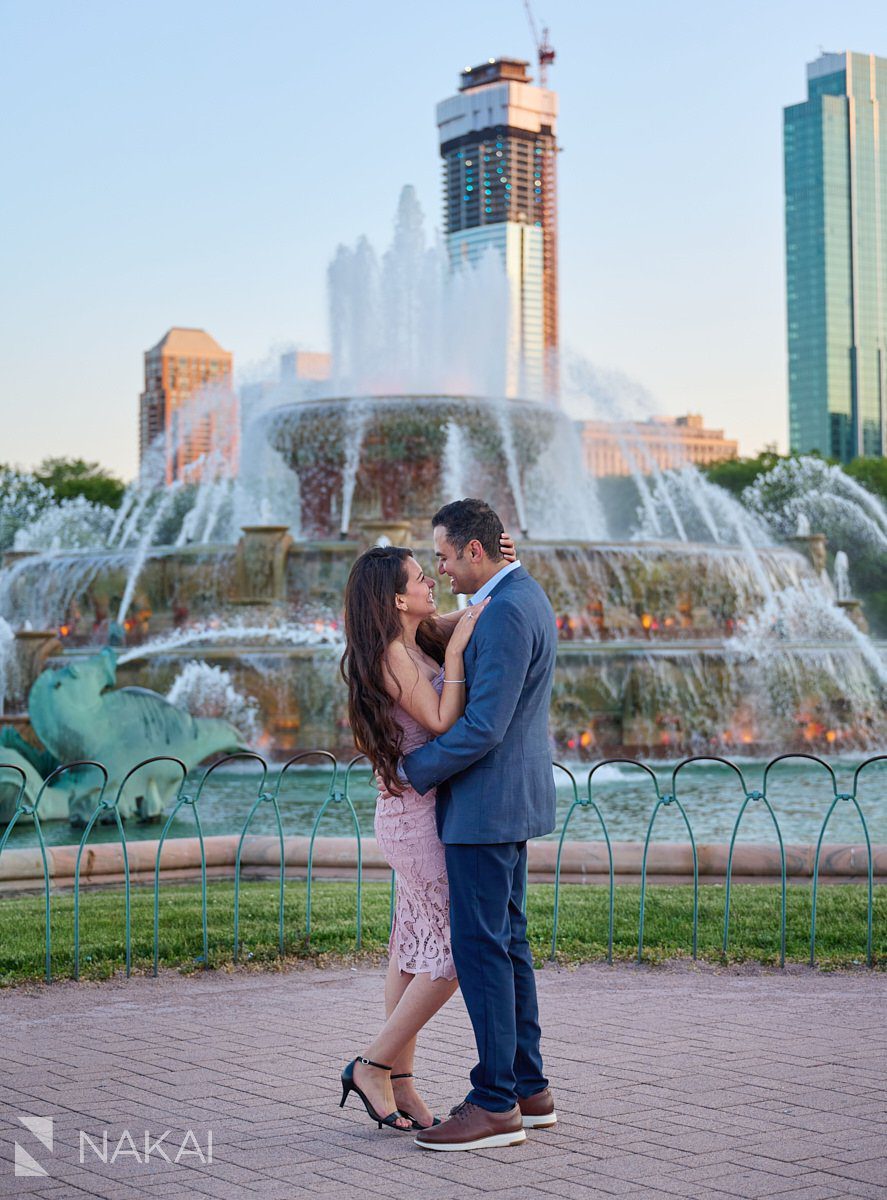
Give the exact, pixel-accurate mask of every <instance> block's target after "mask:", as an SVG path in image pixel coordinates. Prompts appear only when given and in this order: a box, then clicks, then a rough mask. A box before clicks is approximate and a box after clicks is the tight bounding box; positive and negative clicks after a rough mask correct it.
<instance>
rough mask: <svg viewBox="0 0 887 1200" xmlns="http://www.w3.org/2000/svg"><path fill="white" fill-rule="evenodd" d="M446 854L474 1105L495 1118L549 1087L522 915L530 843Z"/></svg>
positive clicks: (449, 849)
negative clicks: (473, 1059) (472, 1052)
mask: <svg viewBox="0 0 887 1200" xmlns="http://www.w3.org/2000/svg"><path fill="white" fill-rule="evenodd" d="M444 849H445V851H446V860H447V874H448V876H449V881H450V926H451V936H452V946H453V961H454V962H455V965H456V971H457V972H458V975H459V986H460V988H461V989H462V996H463V999H464V1000H465V1007H466V1008H467V1009H468V1015H469V1017H470V1018H471V1024H472V1026H473V1028H474V1037H475V1041H476V1042H477V1053H478V1063H477V1066H476V1067H475V1068H474V1069H473V1071H472V1072H471V1085H472V1090H471V1091H470V1092H469V1093H468V1097H467V1098H468V1100H470V1101H471V1103H472V1104H477V1105H478V1106H479V1107H480V1108H486V1109H488V1110H490V1111H491V1112H507V1111H508V1110H509V1109H511V1108H514V1106H515V1104H516V1103H517V1098H518V1097H519V1096H521V1097H523V1096H533V1095H535V1094H536V1092H541V1091H542V1090H543V1089H544V1088H546V1087H548V1080H547V1079H546V1078H545V1075H544V1074H543V1071H542V1055H541V1053H540V1049H539V1041H540V1029H539V1008H538V1003H537V1000H536V977H535V973H534V971H533V959H532V955H531V954H530V947H529V944H528V942H527V919H526V917H525V916H524V913H523V911H522V909H523V901H524V889H525V887H526V867H527V843H526V842H504V843H494V844H489V843H486V844H482V845H466V844H464V843H450V844H447V845H446V846H445V847H444Z"/></svg>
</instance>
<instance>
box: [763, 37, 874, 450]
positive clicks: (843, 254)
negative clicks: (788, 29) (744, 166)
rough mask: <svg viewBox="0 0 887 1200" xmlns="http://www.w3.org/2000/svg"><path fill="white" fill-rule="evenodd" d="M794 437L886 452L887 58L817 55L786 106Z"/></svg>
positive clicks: (803, 442) (820, 445)
mask: <svg viewBox="0 0 887 1200" xmlns="http://www.w3.org/2000/svg"><path fill="white" fill-rule="evenodd" d="M784 148H785V240H786V276H787V278H786V283H787V300H788V305H787V307H788V363H789V426H790V429H789V440H790V445H791V448H792V450H795V451H800V452H807V451H811V450H818V451H820V452H821V453H822V454H825V455H827V456H828V457H831V458H838V459H841V460H843V461H845V462H846V461H848V460H849V459H851V458H855V457H856V456H858V455H884V454H885V453H887V59H885V58H876V57H875V55H873V54H851V53H849V52H847V53H842V54H822V55H821V56H820V57H819V58H818V59H817V60H816V61H815V62H813V63H809V64H808V66H807V99H806V100H805V101H804V102H803V103H801V104H793V105H791V106H790V107H788V108H786V109H785V121H784Z"/></svg>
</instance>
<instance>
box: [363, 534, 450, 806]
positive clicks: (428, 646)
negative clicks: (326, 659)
mask: <svg viewBox="0 0 887 1200" xmlns="http://www.w3.org/2000/svg"><path fill="white" fill-rule="evenodd" d="M412 554H413V552H412V550H408V549H407V548H406V547H405V546H374V547H373V548H372V549H371V550H367V551H365V553H363V554H361V556H360V558H358V559H357V561H356V562H355V564H354V566H353V567H352V568H351V574H350V575H349V576H348V583H347V585H346V587H345V653H344V654H343V655H342V661H341V663H340V666H339V669H340V671H341V672H342V678H343V679H344V680H345V682H346V683H347V684H348V720H349V722H350V724H351V732H352V734H353V736H354V743H355V745H356V746H357V748H358V749H359V750H361V751H362V752H363V753H364V754H365V755H366V756H367V758H368V759H369V760H370V762H371V763H372V764H373V768H374V770H376V771H378V772H379V774H380V775H381V777H382V779H383V780H384V781H385V786H386V787H387V788H388V790H389V791H390V792H392V793H393V794H394V795H398V796H399V795H400V794H401V787H402V785H401V783H400V782H399V780H398V778H397V763H398V759H399V758H400V755H401V748H402V745H403V731H402V729H401V728H400V726H399V725H398V723H397V722H396V721H395V719H394V706H395V701H394V700H393V699H392V697H391V695H390V694H389V692H388V689H387V687H386V686H385V674H384V665H383V664H384V659H385V654H386V652H387V650H388V647H389V646H390V645H391V643H392V642H393V641H394V640H395V639H396V638H398V637H400V635H401V632H402V629H401V624H400V618H399V617H398V615H397V608H396V607H395V604H394V597H395V596H396V595H397V594H398V593H401V592H404V591H406V587H407V583H408V579H409V577H408V575H407V569H406V562H407V559H408V558H411V557H412ZM416 644H417V645H418V646H419V647H420V649H422V650H424V651H425V653H426V654H428V655H430V656H431V657H432V658H433V659H434V660H435V661H436V662H438V663H442V662H443V660H444V650H445V640H444V637H443V635H442V634H441V633H440V631H439V630H438V629H437V627H436V626H435V624H434V622H433V621H432V620H431V619H430V618H428V619H427V620H425V621H423V622H422V623H421V624H420V625H419V628H418V629H417V630H416Z"/></svg>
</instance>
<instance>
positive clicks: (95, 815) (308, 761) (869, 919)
mask: <svg viewBox="0 0 887 1200" xmlns="http://www.w3.org/2000/svg"><path fill="white" fill-rule="evenodd" d="M794 760H803V761H805V762H808V763H812V764H815V765H816V767H817V769H820V768H821V771H822V772H824V773H825V778H826V780H827V781H828V784H829V786H830V789H831V796H830V800H829V806H828V810H827V811H826V813H825V816H824V818H823V820H822V823H821V825H820V828H819V836H818V839H817V843H816V852H815V859H814V864H813V872H812V897H811V920H810V963H811V965H813V964H815V962H816V925H817V896H818V887H819V879H820V873H821V854H822V848H823V844H824V839H825V834H826V831H827V829H828V826H829V823H830V821H831V819H832V816H833V814H834V813H835V810H836V809H837V808H838V806H839V805H843V804H846V805H848V806H849V807H850V808H851V809H852V810H853V811H854V813H855V815H856V816H857V817H858V819H859V824H860V826H861V828H862V834H863V838H864V841H865V847H866V882H867V906H866V964H867V965H868V966H869V967H871V966H872V964H873V955H872V945H873V912H874V894H873V888H874V867H873V851H872V843H871V837H870V835H869V827H868V823H867V821H866V818H865V814H864V812H863V808H862V805H861V803H860V799H859V788H860V781H861V779H862V777H863V775H864V774H865V772H866V771H869V770H870V768H872V767H873V766H874V765H875V764H876V763H887V754H877V755H873V756H872V757H870V758H868V759H866V760H865V761H864V762H862V763H860V764H859V766H857V767H856V769H855V770H854V773H853V780H852V787H851V790H850V791H849V792H839V791H838V781H837V777H836V774H835V771H834V769H833V768H832V766H831V765H830V764H829V763H827V762H826V761H825V760H824V759H822V758H819V757H817V756H816V755H812V754H782V755H779V756H777V757H776V758H774V759H771V760H770V762H768V763H767V764H766V765H765V766H764V769H763V775H762V782H761V787H760V789H756V788H750V787H749V785H748V783H747V780H746V775H745V773H744V772H743V769H742V768H741V767H740V766H739V765H738V764H736V763H734V762H731V761H730V760H729V759H726V758H721V757H718V756H715V755H696V756H693V757H691V758H685V759H683V760H681V761H680V762H679V763H677V764H676V765H675V766H673V767H672V768H671V777H670V781H669V783H668V785H667V788H666V789H665V790H663V787H662V786H661V785H660V780H659V777H658V776H657V774H656V770H655V769H654V767H652V766H650V765H648V764H646V763H643V762H638V761H637V760H635V759H628V758H610V759H605V760H603V761H601V762H598V763H595V764H594V766H592V767H591V768H590V769H589V771H588V775H587V777H586V780H585V782H584V784H583V785H580V783H579V780H578V779H577V778H576V775H575V774H574V772H573V771H571V770H570V769H569V768H568V767H566V766H564V765H563V764H561V763H555V764H554V772H555V776H556V779H558V780H559V782H561V783H565V784H566V786H567V790H568V791H567V794H568V801H569V803H568V809H567V812H566V815H565V816H564V819H563V822H562V824H561V827H560V831H559V836H558V839H557V858H556V865H555V871H554V893H553V911H552V937H551V958H552V959H554V958H555V957H556V954H557V941H558V924H559V916H560V906H561V899H562V866H563V863H562V860H563V852H564V846H565V844H566V842H567V834H568V832H569V830H570V828H571V827H574V822H575V820H577V819H580V818H582V817H584V814H586V813H588V814H591V815H592V817H593V820H594V827H595V828H597V827H599V828H600V831H601V833H602V835H603V841H604V845H605V847H606V851H607V862H608V884H607V886H608V901H609V902H608V909H607V961H608V962H612V961H613V939H614V921H615V893H616V875H615V869H614V853H613V841H612V839H611V836H610V832H609V830H608V827H607V821H606V818H605V815H604V811H603V809H602V806H601V803H600V802H599V801H600V786H601V776H600V773H601V772H602V771H603V769H604V768H606V767H622V768H626V767H628V768H631V769H633V770H636V771H638V772H639V773H640V774H641V776H643V777H645V778H646V781H647V783H648V785H649V789H650V799H651V802H652V808H651V811H650V817H649V821H648V823H647V828H646V836H645V838H644V841H643V856H642V860H641V871H640V911H639V917H638V940H637V958H638V961H639V962H640V961H642V960H643V954H644V922H645V917H646V913H647V907H648V904H649V901H650V897H649V892H648V881H647V874H648V858H649V853H650V847H651V844H652V839H653V831H654V828H656V827H657V821H658V822H659V826H658V827H660V828H661V827H662V825H663V823H664V822H665V820H667V819H668V818H669V814H670V812H671V811H674V812H675V813H676V814H677V827H678V828H679V829H680V830H681V832H682V833H684V834H686V836H687V837H688V839H689V844H690V849H691V855H692V869H693V886H692V921H693V924H692V928H693V932H692V941H691V946H690V950H691V953H692V955H693V957H694V958H695V957H696V955H697V951H698V928H699V859H698V854H697V843H696V838H695V837H694V834H693V827H692V822H691V820H690V816H689V815H688V813H687V810H686V808H685V806H684V804H683V803H682V802H681V787H680V784H681V781H682V779H684V778H686V774H685V773H686V771H687V770H688V768H690V767H691V766H692V765H693V764H694V763H702V764H720V765H721V766H722V767H724V768H725V769H726V771H727V772H728V776H729V777H732V778H733V780H734V782H735V785H736V789H737V792H738V795H739V796H740V802H739V807H738V810H737V812H736V817H735V820H734V822H733V826H732V835H731V837H730V842H729V849H728V854H727V864H726V872H725V879H724V923H723V937H722V943H721V950H722V954H723V955H724V956H726V955H727V953H728V949H729V937H730V898H731V882H732V873H733V863H734V851H735V848H736V841H737V837H738V834H739V830H740V826H741V824H742V821H743V818H744V817H745V815H746V813H747V811H748V810H749V808H750V807H755V806H760V808H761V809H763V810H765V811H766V813H767V816H768V818H769V823H770V824H772V826H773V831H774V834H775V837H776V842H777V844H778V848H779V868H780V871H779V879H780V891H781V904H780V926H779V935H780V952H779V961H780V965H781V966H784V965H785V946H786V883H787V871H786V851H785V844H784V841H783V836H782V831H781V829H780V826H779V820H778V818H777V815H776V812H775V811H774V808H773V806H772V804H771V802H770V799H769V798H768V795H767V790H768V784H769V783H770V782H771V779H772V772H773V770H774V768H775V767H776V766H777V765H778V764H780V763H787V762H790V761H794ZM157 763H166V764H169V767H170V769H171V770H172V772H173V773H174V775H175V776H177V777H178V776H180V781H179V784H178V786H177V788H176V795H175V800H174V802H173V805H172V807H171V809H170V812H169V815H168V816H167V818H166V821H165V822H164V824H163V828H162V831H161V834H160V839H159V841H158V843H157V851H156V855H155V858H154V871H153V874H154V936H153V961H154V974H155V975H156V974H157V971H158V963H159V958H160V883H161V858H162V854H163V849H164V845H165V844H168V843H167V835H168V833H169V830H170V827H171V826H172V823H173V820H174V819H175V817H176V816H177V815H178V814H179V813H180V811H181V810H182V809H188V810H190V812H191V813H192V814H193V817H194V825H195V829H196V833H197V838H198V843H199V850H200V879H201V934H202V951H203V952H202V955H201V957H200V959H199V960H198V961H199V962H201V963H202V965H203V966H204V967H206V965H207V962H208V957H209V944H208V928H207V861H206V847H205V844H204V837H203V829H202V826H201V821H200V800H201V797H202V796H203V794H204V792H205V790H206V788H207V785H208V783H209V781H210V780H211V778H212V776H213V775H214V773H215V772H216V771H218V770H220V769H221V768H223V767H225V766H228V765H230V764H232V763H240V764H243V763H251V764H253V765H254V766H255V767H256V768H257V775H256V778H257V782H252V781H251V783H250V791H251V793H252V794H251V795H250V796H247V797H246V799H247V800H248V810H247V813H246V816H245V818H244V820H243V823H242V826H241V828H240V831H239V837H238V842H237V851H236V857H235V865H234V944H233V958H234V961H235V962H236V961H238V957H239V954H240V950H241V944H240V892H241V861H242V851H243V845H244V839H245V838H246V836H247V834H248V832H249V829H250V825H251V823H252V821H253V818H254V817H255V815H256V813H257V811H258V810H259V808H260V807H261V806H263V805H267V806H269V807H270V808H271V810H272V813H273V817H274V828H275V831H276V841H277V847H278V853H279V860H280V861H279V873H278V921H277V926H278V931H277V932H278V938H277V941H278V955H279V956H283V954H284V945H285V942H284V894H285V886H286V848H285V838H284V827H283V826H284V823H283V815H282V813H281V805H280V798H281V788H282V786H283V783H284V781H285V779H286V777H287V774H288V772H290V771H291V770H292V769H293V768H294V767H296V766H297V765H311V766H314V767H315V768H319V769H322V770H324V771H326V770H328V771H329V778H328V781H327V786H326V792H325V796H324V799H323V801H322V802H321V803H320V805H319V807H318V809H317V812H316V813H315V815H314V820H313V822H312V825H311V835H310V839H309V846H308V860H307V886H306V912H305V942H306V944H309V943H310V939H311V933H312V878H313V874H314V856H315V843H316V840H317V835H318V829H319V828H320V825H321V821H322V820H323V817H324V816H325V814H326V813H327V812H328V810H329V809H330V807H331V806H339V805H341V806H343V807H344V809H345V810H347V816H348V818H349V823H350V827H351V829H352V830H353V837H354V841H355V843H356V865H357V873H356V880H357V887H356V912H355V932H354V945H355V949H356V950H360V948H361V932H362V911H363V910H362V892H363V853H362V847H361V830H360V823H359V819H358V815H357V811H356V809H355V807H354V803H353V799H352V790H353V788H354V786H355V777H356V776H357V777H359V778H360V779H361V780H362V781H363V783H364V784H366V782H367V780H368V779H369V778H371V774H370V768H369V764H368V763H367V760H366V759H365V757H364V756H362V755H358V756H356V757H355V758H353V759H352V760H351V761H350V762H349V763H348V764H347V765H346V766H345V767H344V769H343V768H342V767H341V765H340V764H339V763H338V762H337V761H336V758H335V756H334V755H333V754H332V753H330V751H328V750H305V751H302V752H301V753H299V754H296V755H294V756H293V757H292V758H290V759H288V760H287V761H286V762H285V763H283V764H282V765H281V766H275V768H274V770H275V771H276V772H277V777H276V780H275V782H274V785H273V786H266V785H267V784H268V776H269V771H270V767H269V764H268V762H267V761H266V760H265V759H264V758H263V757H262V756H261V755H260V754H258V753H256V752H254V751H251V750H243V751H239V752H237V753H234V754H227V755H225V756H224V757H223V758H220V759H218V760H217V761H216V762H214V763H212V765H210V766H209V767H207V768H205V769H204V771H203V772H202V774H201V775H200V778H199V780H198V782H197V786H196V788H194V790H193V794H192V792H191V791H186V790H185V788H186V786H187V784H188V770H187V768H186V766H185V764H184V763H183V762H182V761H181V760H180V759H177V758H173V757H170V756H168V755H156V756H154V757H152V758H147V759H143V760H142V761H141V762H139V763H136V764H135V766H133V767H132V768H131V769H130V770H129V771H128V772H127V774H126V775H125V776H124V778H123V780H122V781H121V783H120V784H119V786H118V787H117V790H116V793H115V795H114V798H113V799H108V798H107V797H106V795H105V793H106V790H107V787H108V772H107V770H106V768H105V767H104V766H103V765H102V764H101V763H99V762H93V761H87V760H81V761H77V762H71V763H65V764H64V765H62V766H59V767H57V768H56V769H55V770H54V771H53V772H52V774H50V775H49V776H48V777H47V778H46V779H45V780H44V781H43V783H42V785H41V787H40V790H39V792H38V794H37V796H36V797H35V799H34V800H33V802H30V801H28V800H27V799H26V795H25V792H26V787H27V777H26V775H25V772H24V771H23V770H22V768H21V767H20V766H18V765H17V764H13V763H4V762H3V761H2V757H0V782H2V783H4V784H7V785H8V784H9V783H10V782H11V783H12V784H13V786H16V785H17V786H18V791H17V795H16V800H15V806H14V810H13V813H12V816H11V818H10V820H9V823H8V824H7V826H6V829H5V830H4V832H3V835H2V837H0V856H2V854H3V852H4V850H5V849H6V846H7V843H8V842H9V839H10V835H11V834H12V831H13V829H14V828H15V827H16V825H17V824H18V823H19V822H20V821H21V820H24V819H26V818H30V819H31V820H32V821H33V824H34V829H35V832H36V835H37V843H38V846H39V849H40V856H41V862H42V871H43V892H44V920H45V976H46V981H47V983H49V982H51V980H52V941H51V887H50V881H51V877H50V871H49V864H48V861H47V853H46V850H47V847H46V841H45V838H44V834H43V829H42V825H41V821H40V802H41V800H42V798H43V796H44V794H45V793H46V789H47V788H48V787H49V786H50V785H51V784H54V783H56V782H57V781H58V780H59V779H60V778H61V777H63V776H64V775H65V773H67V772H71V771H78V772H81V773H82V772H84V771H93V772H95V773H96V776H97V781H98V791H97V799H96V803H95V807H94V809H93V811H92V813H91V815H90V817H89V819H88V820H87V822H86V825H85V827H84V830H83V834H82V836H81V838H80V843H79V846H78V848H77V857H76V864H75V870H74V954H73V964H72V973H73V977H74V978H75V979H77V978H78V977H79V971H80V878H81V860H82V857H83V852H84V849H85V847H86V845H87V841H88V839H89V835H90V833H91V831H92V829H93V828H94V826H95V824H96V823H97V822H98V821H99V819H100V818H102V817H104V818H105V819H106V820H107V817H108V814H109V813H110V814H111V816H112V817H113V822H114V824H115V825H116V829H117V834H118V836H119V839H120V846H121V850H122V856H123V877H124V924H125V948H126V961H125V966H126V974H127V976H129V975H130V973H131V967H132V938H131V922H130V911H131V885H130V866H129V855H128V852H127V838H126V832H125V827H124V824H123V820H122V819H121V816H120V813H119V803H120V799H121V797H122V795H123V792H124V789H125V787H126V786H127V784H128V783H129V782H130V781H131V780H132V779H133V778H134V777H136V776H137V775H138V773H139V771H141V770H142V769H143V768H145V767H148V766H153V765H155V764H157ZM884 778H885V779H887V774H885V776H884ZM340 780H341V786H340ZM247 786H248V785H247V784H246V782H245V783H244V787H247ZM685 799H686V797H685ZM883 799H884V798H883V797H881V802H882V803H883ZM674 826H675V820H674V819H672V827H674ZM395 884H396V881H395V877H394V874H393V872H392V875H391V901H390V917H389V920H390V921H393V919H394V896H395ZM525 891H526V889H525Z"/></svg>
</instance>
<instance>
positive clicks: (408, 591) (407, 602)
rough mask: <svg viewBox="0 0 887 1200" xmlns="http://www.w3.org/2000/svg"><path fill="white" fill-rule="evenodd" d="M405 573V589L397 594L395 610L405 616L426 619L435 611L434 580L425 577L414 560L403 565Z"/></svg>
mask: <svg viewBox="0 0 887 1200" xmlns="http://www.w3.org/2000/svg"><path fill="white" fill-rule="evenodd" d="M404 570H405V571H406V573H407V582H406V587H405V588H404V590H403V591H402V592H398V594H397V597H396V603H397V608H398V611H399V612H402V613H403V614H404V615H406V616H411V617H427V616H429V615H430V614H431V613H433V612H436V611H437V605H436V604H435V603H434V580H433V579H432V578H430V576H427V575H426V574H425V572H424V571H423V570H422V568H421V567H420V566H419V564H418V563H417V562H416V560H415V559H414V558H408V559H407V560H406V562H405V563H404Z"/></svg>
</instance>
